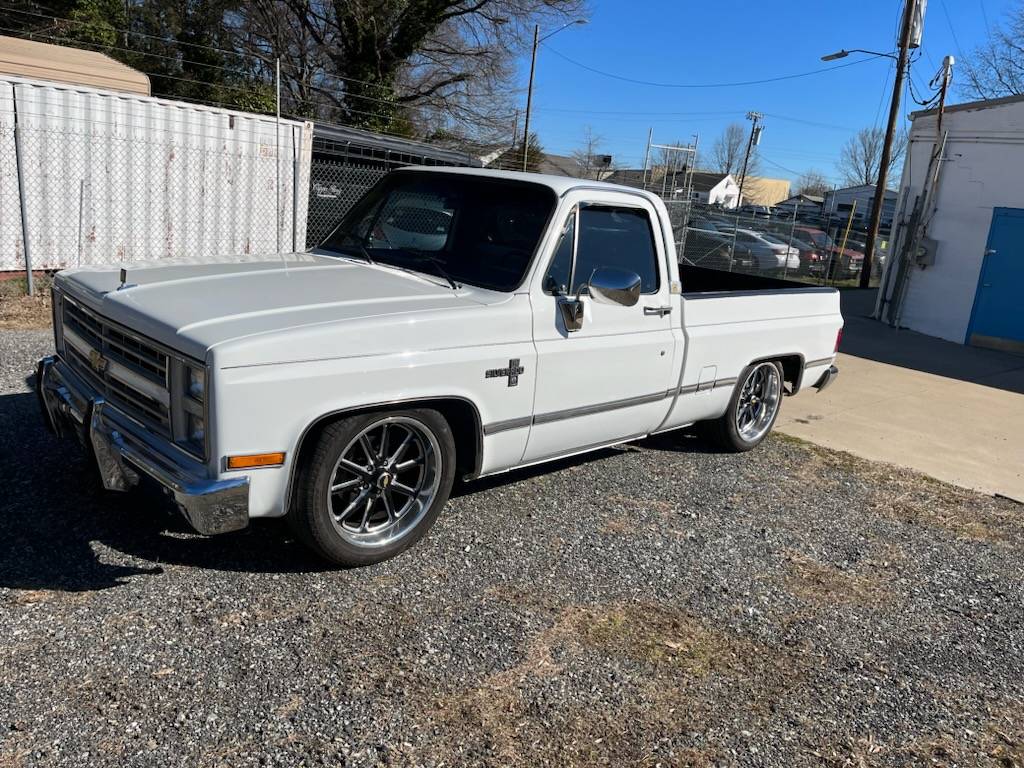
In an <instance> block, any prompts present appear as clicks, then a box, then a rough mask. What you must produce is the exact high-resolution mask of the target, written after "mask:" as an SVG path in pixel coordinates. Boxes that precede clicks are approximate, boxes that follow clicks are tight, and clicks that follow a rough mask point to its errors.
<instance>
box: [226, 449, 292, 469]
mask: <svg viewBox="0 0 1024 768" xmlns="http://www.w3.org/2000/svg"><path fill="white" fill-rule="evenodd" d="M281 464H284V452H283V451H281V452H278V453H250V454H248V455H246V456H228V469H253V468H254V467H277V466H280V465H281Z"/></svg>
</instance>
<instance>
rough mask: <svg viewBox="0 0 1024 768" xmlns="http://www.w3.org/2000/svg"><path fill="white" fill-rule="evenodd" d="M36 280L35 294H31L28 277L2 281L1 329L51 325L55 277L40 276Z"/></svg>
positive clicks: (28, 328)
mask: <svg viewBox="0 0 1024 768" xmlns="http://www.w3.org/2000/svg"><path fill="white" fill-rule="evenodd" d="M33 282H34V286H33V290H34V294H33V295H32V296H29V295H28V290H27V283H26V281H25V278H24V277H18V278H13V279H8V280H0V330H9V331H25V330H32V329H37V328H49V327H50V325H51V324H52V323H53V316H52V314H51V304H50V286H51V285H52V283H53V278H51V277H50V276H49V275H38V276H36V277H35V279H34V281H33Z"/></svg>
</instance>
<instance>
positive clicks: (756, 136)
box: [736, 112, 764, 208]
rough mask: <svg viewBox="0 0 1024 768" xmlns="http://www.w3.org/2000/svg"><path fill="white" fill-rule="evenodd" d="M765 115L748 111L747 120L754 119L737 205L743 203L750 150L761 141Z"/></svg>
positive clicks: (744, 157)
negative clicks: (762, 122) (762, 123)
mask: <svg viewBox="0 0 1024 768" xmlns="http://www.w3.org/2000/svg"><path fill="white" fill-rule="evenodd" d="M763 119H764V115H762V114H761V113H760V112H747V120H751V121H753V122H752V123H751V125H750V138H749V139H747V153H746V154H745V155H744V156H743V172H742V173H741V174H740V193H739V198H738V199H737V201H736V207H737V208H738V207H739V206H741V205H743V185H744V184H746V183H747V163H749V162H750V151H751V150H752V149H753V148H754V146H756V145H757V144H760V143H761V121H762V120H763Z"/></svg>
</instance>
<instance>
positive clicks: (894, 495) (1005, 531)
mask: <svg viewBox="0 0 1024 768" xmlns="http://www.w3.org/2000/svg"><path fill="white" fill-rule="evenodd" d="M772 439H773V440H780V439H781V440H782V441H783V442H785V443H787V444H789V445H792V446H794V447H795V448H797V449H798V450H799V451H800V452H802V453H804V456H803V457H801V458H800V459H798V460H796V461H794V462H793V467H794V469H793V478H795V479H797V480H799V481H800V482H801V483H803V484H804V485H805V486H806V487H808V488H815V489H819V490H820V491H821V492H822V493H826V494H827V493H828V492H829V491H830V490H831V489H833V488H835V487H836V486H837V485H839V484H841V483H849V482H855V483H857V485H858V486H861V487H863V488H864V489H865V490H866V497H865V501H866V504H865V509H866V510H867V511H869V512H871V513H874V514H877V515H882V516H885V517H890V518H895V519H897V520H899V521H901V522H903V523H907V524H910V525H922V526H928V527H931V528H938V529H942V530H944V531H945V532H947V533H949V534H951V535H953V536H957V537H959V538H964V539H971V540H974V541H984V542H990V543H1007V544H1020V543H1021V542H1024V514H1022V513H1021V507H1020V505H1018V504H1015V503H1014V502H1012V501H1010V500H1007V499H997V498H992V497H985V496H981V495H979V494H978V493H976V492H975V491H970V490H967V489H964V488H959V487H957V486H955V485H950V484H949V483H944V482H942V481H941V480H936V479H935V478H933V477H929V476H928V475H925V474H922V473H920V472H915V471H914V470H912V469H905V468H902V467H897V466H895V465H893V464H887V463H884V462H880V461H868V460H867V459H862V458H859V457H857V456H854V455H853V454H851V453H846V452H845V451H836V450H831V449H828V448H822V447H820V446H816V445H813V444H812V443H803V444H800V443H799V442H798V441H797V440H796V439H795V438H790V437H787V436H784V435H781V434H778V433H776V434H775V435H774V436H773V437H772Z"/></svg>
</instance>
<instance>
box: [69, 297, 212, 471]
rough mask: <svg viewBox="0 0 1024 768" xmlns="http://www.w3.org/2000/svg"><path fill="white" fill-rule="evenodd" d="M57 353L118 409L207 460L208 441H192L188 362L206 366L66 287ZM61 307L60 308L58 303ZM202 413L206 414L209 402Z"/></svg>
mask: <svg viewBox="0 0 1024 768" xmlns="http://www.w3.org/2000/svg"><path fill="white" fill-rule="evenodd" d="M54 299H55V304H54V306H55V312H54V314H55V320H56V321H57V323H58V324H57V334H56V336H57V338H58V339H59V340H60V341H59V342H58V352H59V353H60V354H61V357H62V358H63V359H64V360H65V361H66V362H67V364H68V365H69V366H70V367H71V368H72V370H74V371H75V373H76V374H78V375H79V376H81V377H83V378H84V379H85V380H86V381H88V382H89V383H90V385H91V386H93V387H94V388H95V389H96V390H97V392H98V393H99V394H100V395H101V396H102V397H103V398H104V399H105V400H106V401H107V402H108V403H109V405H110V406H111V407H113V408H117V409H118V410H120V411H121V412H122V413H123V414H124V415H125V416H127V417H128V418H130V419H132V420H133V421H136V422H138V423H139V424H140V425H141V426H143V427H145V428H147V429H148V430H150V431H151V432H153V433H154V434H155V435H158V436H159V437H163V438H166V439H167V440H169V441H170V442H172V443H173V444H175V446H176V447H178V448H181V449H182V450H185V451H186V452H188V453H189V454H191V455H193V456H197V457H199V458H205V456H206V455H207V454H208V453H209V450H208V447H209V446H208V443H209V440H208V439H207V440H206V441H205V442H206V443H207V445H204V446H196V445H194V444H193V443H191V442H189V441H188V440H187V434H185V429H186V427H185V426H184V425H185V424H186V423H187V420H186V419H185V418H184V415H183V414H184V413H185V411H186V410H187V411H193V412H194V411H195V410H196V408H184V405H185V403H184V400H185V399H186V398H185V397H184V391H183V389H182V391H181V392H178V391H177V390H178V389H181V387H179V385H180V384H182V376H183V375H184V374H183V371H184V369H185V367H186V366H192V367H194V368H205V366H204V364H203V363H201V362H198V361H195V360H192V359H191V358H187V357H184V356H183V355H181V354H179V353H177V352H175V351H173V350H171V349H169V348H167V347H165V346H164V345H162V344H159V343H158V342H155V341H153V340H151V339H148V338H146V337H144V336H141V335H139V334H137V333H135V332H134V331H132V330H131V329H129V328H126V327H124V326H122V325H120V324H118V323H115V322H113V321H112V320H109V319H107V318H106V317H104V316H103V315H101V314H99V313H98V312H95V311H93V310H92V309H90V308H88V307H86V306H85V305H84V304H83V303H81V302H80V301H78V300H76V299H73V298H70V297H69V296H68V295H67V294H66V293H64V292H63V291H56V290H55V291H54ZM58 305H59V306H58ZM197 407H198V409H199V413H198V414H197V415H199V416H202V417H204V418H205V411H206V408H205V405H198V404H197Z"/></svg>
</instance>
